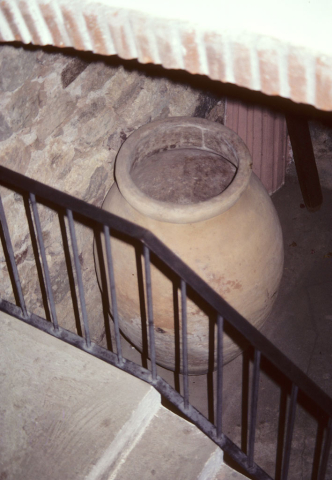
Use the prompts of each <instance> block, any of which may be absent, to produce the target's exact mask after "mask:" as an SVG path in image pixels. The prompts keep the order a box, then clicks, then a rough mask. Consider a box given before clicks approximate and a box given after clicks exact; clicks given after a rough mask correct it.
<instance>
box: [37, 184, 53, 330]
mask: <svg viewBox="0 0 332 480" xmlns="http://www.w3.org/2000/svg"><path fill="white" fill-rule="evenodd" d="M30 203H31V206H32V213H33V218H34V221H35V226H36V231H37V239H38V245H39V251H40V256H41V259H42V264H43V270H44V280H45V283H46V292H47V298H48V302H49V305H50V310H51V315H52V322H53V326H54V329H55V330H58V328H59V325H58V319H57V316H56V310H55V303H54V298H53V292H52V285H51V277H50V272H49V269H48V264H47V259H46V252H45V246H44V240H43V233H42V229H41V225H40V219H39V213H38V208H37V203H36V197H35V195H34V194H33V193H30Z"/></svg>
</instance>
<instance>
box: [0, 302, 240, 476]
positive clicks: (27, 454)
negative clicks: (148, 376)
mask: <svg viewBox="0 0 332 480" xmlns="http://www.w3.org/2000/svg"><path fill="white" fill-rule="evenodd" d="M0 379H1V380H0V381H1V389H0V431H1V437H0V443H1V448H0V478H6V480H23V479H24V480H39V479H43V480H60V479H61V480H67V479H68V480H81V479H85V480H112V479H116V480H128V479H130V478H135V479H142V480H143V479H144V480H148V479H150V478H151V479H153V480H155V479H158V480H163V479H165V480H166V479H167V480H169V479H171V478H176V479H177V480H194V479H197V480H213V479H215V480H223V479H226V478H232V479H233V478H234V479H237V478H244V477H236V476H233V473H231V474H228V473H227V474H226V473H225V472H228V470H227V468H228V467H226V465H224V464H223V455H222V451H221V450H220V449H219V447H217V446H216V445H215V444H214V443H213V442H212V441H211V440H210V439H208V438H207V437H206V436H205V435H204V434H203V433H202V432H200V431H199V430H198V429H197V428H196V427H195V426H194V425H192V424H191V423H189V422H187V421H186V420H184V419H182V418H180V417H178V416H177V415H175V414H173V413H171V412H170V411H169V410H167V409H165V408H164V407H163V406H162V405H161V403H160V395H159V393H158V392H156V391H155V390H154V389H153V388H152V387H151V386H149V385H148V384H146V383H144V382H143V381H141V380H139V379H137V378H135V377H132V376H131V375H129V374H126V373H125V372H122V371H121V370H119V369H117V368H115V367H112V366H110V365H108V364H106V363H104V362H102V361H101V360H98V359H97V358H94V357H92V356H91V355H88V354H87V353H85V352H82V351H80V350H78V349H76V348H74V347H72V346H71V345H68V344H66V343H64V342H62V341H60V340H58V339H56V338H54V337H52V336H50V335H47V334H46V333H44V332H41V331H39V330H37V329H35V328H34V327H31V326H29V325H27V324H25V323H23V322H21V321H19V320H17V319H15V318H13V317H10V316H9V315H7V314H4V313H2V312H0ZM223 472H224V473H223ZM231 472H233V471H232V470H231ZM223 474H224V476H222V475H223ZM225 475H226V476H225ZM227 475H228V476H227Z"/></svg>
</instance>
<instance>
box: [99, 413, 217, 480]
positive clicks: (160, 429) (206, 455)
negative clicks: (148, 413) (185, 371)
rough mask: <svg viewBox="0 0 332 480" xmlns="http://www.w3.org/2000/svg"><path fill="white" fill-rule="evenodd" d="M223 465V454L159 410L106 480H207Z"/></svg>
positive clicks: (179, 420)
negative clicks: (123, 460) (133, 479)
mask: <svg viewBox="0 0 332 480" xmlns="http://www.w3.org/2000/svg"><path fill="white" fill-rule="evenodd" d="M222 465H223V452H222V450H221V449H220V448H219V447H218V446H217V445H215V444H214V443H213V442H212V441H211V440H210V439H209V438H208V437H206V435H204V434H203V433H202V432H201V431H200V430H198V429H197V428H196V427H195V426H194V425H192V424H191V423H189V422H187V421H186V420H184V419H182V418H180V417H178V416H176V415H174V414H173V413H172V412H170V411H169V410H167V409H166V408H164V407H162V406H161V407H160V409H159V410H158V412H157V413H156V414H155V416H154V418H153V419H152V421H151V422H150V424H149V425H148V426H147V428H146V429H145V431H144V433H143V435H142V437H141V438H140V439H139V441H138V442H137V443H136V445H135V446H134V448H133V449H132V451H131V452H130V453H129V455H128V456H127V458H126V459H125V462H123V463H122V465H120V466H119V468H118V470H116V471H113V472H112V474H111V475H110V476H109V477H108V480H115V479H116V480H128V479H131V478H135V479H137V480H156V479H158V480H170V479H177V480H195V479H197V480H207V479H213V478H214V476H215V475H216V474H217V472H218V471H219V470H220V468H221V466H222Z"/></svg>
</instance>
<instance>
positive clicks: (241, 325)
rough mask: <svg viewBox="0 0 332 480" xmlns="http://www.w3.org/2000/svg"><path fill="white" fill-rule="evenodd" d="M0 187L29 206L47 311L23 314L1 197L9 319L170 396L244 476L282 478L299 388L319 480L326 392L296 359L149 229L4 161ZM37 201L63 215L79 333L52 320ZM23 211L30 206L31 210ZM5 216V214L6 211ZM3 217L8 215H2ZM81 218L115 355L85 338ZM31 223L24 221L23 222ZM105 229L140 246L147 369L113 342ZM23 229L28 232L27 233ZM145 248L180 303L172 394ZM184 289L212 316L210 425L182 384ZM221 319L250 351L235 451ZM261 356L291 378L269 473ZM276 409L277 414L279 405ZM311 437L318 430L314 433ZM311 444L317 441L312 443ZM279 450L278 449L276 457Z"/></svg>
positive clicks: (0, 304) (331, 429) (324, 453)
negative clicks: (91, 233)
mask: <svg viewBox="0 0 332 480" xmlns="http://www.w3.org/2000/svg"><path fill="white" fill-rule="evenodd" d="M0 185H2V186H4V187H6V188H8V189H10V190H12V191H14V192H16V194H19V195H21V196H22V198H23V199H25V201H26V202H28V204H29V209H31V210H32V218H33V225H34V227H33V228H34V229H35V234H36V237H37V241H38V248H39V252H38V255H39V256H40V258H41V265H42V280H41V281H42V283H44V285H41V287H42V288H43V290H44V292H46V297H47V303H48V307H49V311H50V318H51V321H47V320H46V319H44V318H41V317H40V316H37V315H36V314H34V313H32V312H29V311H28V309H27V307H26V301H25V298H24V295H23V291H22V287H21V282H20V277H19V273H18V268H17V265H16V262H15V253H14V250H13V246H12V241H11V237H10V233H9V229H8V224H7V220H6V215H5V211H4V207H3V203H2V201H1V197H0V220H1V227H2V231H1V240H2V243H3V250H4V253H5V258H6V261H7V267H8V271H9V275H10V277H11V283H12V288H13V292H14V296H15V300H16V305H15V304H14V303H12V302H9V301H8V300H6V299H5V298H0V310H2V311H4V312H6V313H9V314H11V315H13V316H15V317H16V318H18V319H20V320H23V321H24V322H27V323H29V324H31V325H33V326H35V327H38V328H39V329H41V330H43V331H45V332H47V333H49V334H51V335H53V336H55V337H57V338H59V339H62V340H64V341H65V342H67V343H69V344H71V345H74V346H75V347H77V348H80V349H82V350H84V351H86V352H87V353H89V354H92V355H94V356H96V357H98V358H100V359H102V360H104V361H106V362H108V363H110V364H112V365H114V366H116V367H118V368H120V369H122V370H124V371H126V372H128V373H130V374H132V375H135V376H137V377H139V378H140V379H142V380H144V381H146V382H148V383H150V384H151V385H153V386H154V387H155V388H156V389H157V390H158V391H159V392H160V393H161V395H162V396H163V397H165V398H166V399H167V400H168V401H170V402H171V403H172V404H173V405H174V406H175V407H176V408H177V409H178V410H179V411H180V412H182V414H183V415H184V416H185V417H186V418H187V419H189V420H190V421H191V422H193V423H194V424H195V425H196V426H197V427H199V428H200V429H201V430H202V431H203V432H204V433H205V434H206V435H208V436H209V437H210V438H211V439H212V440H213V441H214V442H215V443H216V444H217V445H219V446H220V447H221V448H222V450H223V451H224V452H225V453H226V454H227V455H228V457H229V458H230V459H232V460H233V461H234V462H235V463H236V465H238V466H239V468H240V469H242V471H243V472H245V473H246V474H247V475H249V476H250V478H253V479H257V480H265V479H266V480H267V479H273V478H275V479H278V480H287V478H288V472H289V465H290V455H291V446H292V438H293V431H294V422H295V414H296V407H297V404H298V396H299V392H301V395H305V396H306V398H308V399H310V402H312V404H314V405H315V406H316V408H317V409H318V410H319V412H320V413H319V417H320V418H321V422H322V425H323V427H321V428H320V429H319V431H320V432H322V431H323V434H321V438H320V439H319V440H317V442H316V448H315V449H314V450H315V451H314V453H313V462H312V463H313V471H312V477H311V478H312V479H314V480H324V479H325V478H326V472H327V469H328V460H329V453H330V447H331V440H332V421H331V419H332V400H331V398H329V397H328V396H327V395H326V394H325V393H324V392H323V391H322V390H321V389H320V388H319V387H318V386H317V385H316V384H315V383H314V382H313V381H312V380H310V379H309V378H308V377H307V376H306V375H305V374H304V373H303V372H302V371H301V370H300V369H299V368H298V367H297V366H296V365H294V364H293V363H292V362H291V361H290V360H289V359H288V358H287V357H286V356H285V355H283V354H282V353H281V352H280V351H279V350H278V349H277V348H276V347H275V346H274V345H273V344H272V343H271V342H270V341H269V340H267V339H266V338H265V337H264V336H263V335H262V334H261V333H260V332H259V331H257V330H256V329H255V328H254V327H253V326H252V325H251V324H250V323H249V322H247V321H246V320H245V319H244V318H243V317H242V316H241V315H240V314H239V313H237V312H236V311H235V310H234V309H233V308H232V307H231V306H230V305H229V304H227V303H226V302H225V300H223V298H221V297H220V296H219V295H218V294H217V293H216V292H215V291H214V290H213V289H212V288H211V287H209V285H207V284H206V283H205V282H204V281H203V280H202V279H201V278H200V277H199V276H198V275H197V274H195V273H194V272H193V271H192V270H191V269H190V268H189V267H188V266H187V265H185V263H184V262H183V261H181V259H180V258H178V257H177V256H176V255H175V254H174V253H173V252H172V251H171V250H170V249H169V248H167V247H166V246H165V245H164V244H163V243H162V242H161V241H159V240H158V239H157V238H156V237H155V236H154V235H153V234H152V233H150V232H149V231H147V230H145V229H144V228H141V227H139V226H137V225H134V224H132V223H130V222H128V221H126V220H123V219H121V218H119V217H117V216H115V215H112V214H110V213H108V212H106V211H104V210H102V209H100V208H97V207H94V206H92V205H90V204H87V203H85V202H83V201H81V200H78V199H77V198H74V197H72V196H70V195H67V194H64V193H62V192H60V191H58V190H55V189H53V188H51V187H48V186H46V185H43V184H41V183H39V182H36V181H34V180H32V179H29V178H27V177H24V176H23V175H20V174H18V173H15V172H13V171H11V170H9V169H6V168H4V167H0ZM40 204H41V205H44V206H47V207H48V208H51V209H52V210H53V211H54V212H56V214H57V215H65V216H66V217H67V220H68V226H69V235H70V239H71V248H72V258H73V264H74V270H75V272H76V283H77V290H78V296H79V302H80V316H81V327H82V328H81V331H82V335H77V334H76V333H73V332H70V331H68V330H65V329H64V328H62V327H61V326H59V322H58V319H57V313H56V308H55V301H54V296H53V288H52V282H51V277H50V273H49V267H48V261H47V256H46V252H45V245H44V240H43V232H42V226H41V221H40V217H39V212H38V205H40ZM31 210H30V211H31ZM9 214H10V212H9ZM7 215H8V213H7ZM82 221H83V222H85V224H89V226H90V227H91V228H92V229H94V230H95V231H99V232H103V233H104V236H105V239H106V256H107V265H106V268H107V270H108V272H107V273H108V277H109V279H110V296H111V299H112V306H113V321H114V336H115V344H116V353H115V352H113V351H111V350H108V349H106V348H103V347H100V346H98V345H97V344H96V343H94V342H92V341H91V336H90V331H89V319H88V315H87V309H86V302H85V293H86V292H85V289H84V284H83V280H82V272H81V266H80V259H79V252H78V247H77V239H76V233H75V232H76V228H75V224H77V222H78V223H79V222H82ZM30 229H31V225H30ZM113 232H120V233H121V234H125V235H126V236H128V237H129V238H131V239H135V240H137V241H139V242H140V243H141V244H142V245H143V252H144V263H145V285H144V288H145V295H146V300H147V318H148V335H149V358H150V365H151V366H150V369H148V368H143V367H142V366H140V365H139V364H136V363H134V362H132V361H130V360H128V359H126V358H124V356H123V354H122V350H121V343H120V329H119V319H118V313H117V301H116V284H115V279H114V271H113V262H112V252H111V242H110V239H112V234H113ZM30 234H31V231H30ZM150 253H152V254H153V255H155V256H157V257H158V258H159V259H160V260H161V261H162V262H164V264H166V265H167V266H168V267H169V268H170V269H171V270H172V271H173V272H174V273H175V274H176V276H177V277H178V279H180V287H181V288H180V292H181V305H182V309H181V312H182V319H181V320H182V322H181V323H182V343H183V345H182V349H181V351H182V356H183V359H182V362H183V372H182V373H183V395H180V393H178V392H177V391H176V390H175V389H173V388H172V387H171V386H170V385H169V384H168V383H167V382H166V381H165V380H164V379H163V378H161V377H160V376H159V375H158V373H157V364H156V354H155V345H154V331H155V330H154V319H153V302H152V293H151V274H150V264H151V260H150ZM187 287H189V288H190V289H192V290H193V291H194V292H196V294H197V295H198V296H199V297H200V298H201V299H202V300H203V301H205V302H207V304H209V305H210V307H212V309H213V310H214V312H215V313H216V319H217V320H216V322H217V395H216V412H217V413H216V424H213V423H211V422H210V421H209V420H208V419H207V418H206V417H205V416H204V415H203V414H202V413H200V412H199V411H198V410H197V409H195V408H194V407H193V406H192V404H191V403H190V392H189V388H188V360H187V334H186V328H187V313H186V301H187ZM224 324H228V325H231V326H232V328H234V329H235V330H236V331H237V332H239V333H240V334H241V335H242V336H243V337H245V339H246V341H247V342H249V343H250V344H251V346H252V348H253V350H254V366H253V375H252V378H251V380H250V382H251V389H250V390H251V402H250V414H249V420H250V421H249V428H248V432H245V436H246V438H247V439H248V442H247V448H246V449H245V451H244V450H242V449H241V448H240V447H239V446H237V445H236V444H235V443H233V442H232V441H231V440H230V438H228V437H227V435H226V434H225V432H224V431H223V426H222V411H223V401H222V398H223V397H222V393H223V352H222V346H223V332H224ZM263 359H264V360H265V361H266V360H267V361H268V362H270V363H271V364H272V365H273V366H274V368H275V369H276V370H277V371H278V372H279V373H280V374H281V375H282V376H283V378H286V379H288V382H289V383H290V384H291V394H290V401H289V405H288V415H287V420H286V434H285V435H284V437H285V439H284V441H283V444H282V445H280V442H279V444H278V445H277V449H278V451H279V452H281V451H282V454H281V461H280V462H279V467H278V468H277V467H276V473H275V476H274V477H271V476H270V475H269V474H267V473H266V472H265V471H264V470H263V469H262V468H261V467H260V466H259V465H257V463H256V462H255V433H256V419H257V412H258V399H259V376H260V372H261V365H262V361H263ZM279 415H281V413H280V411H279ZM317 435H318V433H317ZM317 445H318V446H317ZM279 456H280V455H279Z"/></svg>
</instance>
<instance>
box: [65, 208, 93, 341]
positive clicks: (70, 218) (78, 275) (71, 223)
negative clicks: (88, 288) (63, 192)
mask: <svg viewBox="0 0 332 480" xmlns="http://www.w3.org/2000/svg"><path fill="white" fill-rule="evenodd" d="M66 213H67V218H68V223H69V232H70V238H71V245H72V249H73V255H74V264H75V270H76V279H77V285H78V292H79V296H80V303H81V311H82V318H83V325H84V337H85V342H86V346H87V347H88V348H89V347H90V345H91V339H90V331H89V323H88V314H87V311H86V304H85V296H84V287H83V279H82V272H81V266H80V261H79V258H78V248H77V239H76V232H75V225H74V220H73V212H72V211H71V210H69V209H68V208H67V210H66Z"/></svg>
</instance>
